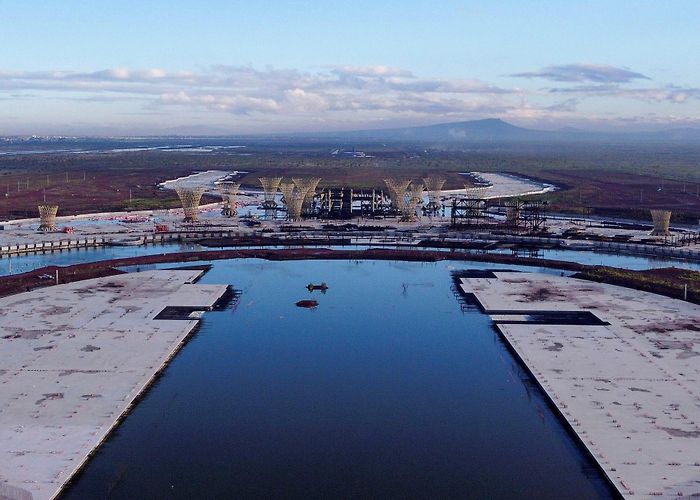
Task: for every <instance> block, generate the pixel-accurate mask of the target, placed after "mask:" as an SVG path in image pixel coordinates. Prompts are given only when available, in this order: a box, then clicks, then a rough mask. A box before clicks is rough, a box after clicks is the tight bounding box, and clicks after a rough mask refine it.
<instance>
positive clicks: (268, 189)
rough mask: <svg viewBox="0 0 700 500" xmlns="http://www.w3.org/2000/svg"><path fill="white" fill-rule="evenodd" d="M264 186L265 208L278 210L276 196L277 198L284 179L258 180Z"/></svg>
mask: <svg viewBox="0 0 700 500" xmlns="http://www.w3.org/2000/svg"><path fill="white" fill-rule="evenodd" d="M258 180H259V181H260V184H261V185H262V188H263V191H264V192H265V194H264V197H265V199H264V201H263V204H262V206H263V208H277V202H276V201H275V196H277V188H278V187H279V185H280V182H282V177H260V178H259V179H258Z"/></svg>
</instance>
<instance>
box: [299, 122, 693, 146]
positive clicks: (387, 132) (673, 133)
mask: <svg viewBox="0 0 700 500" xmlns="http://www.w3.org/2000/svg"><path fill="white" fill-rule="evenodd" d="M302 135H305V136H313V137H320V138H330V137H333V138H336V139H343V140H349V141H372V142H419V143H480V142H481V143H483V142H492V143H498V142H503V143H510V142H537V143H547V142H615V143H619V142H622V143H624V142H681V143H700V129H695V128H682V129H668V130H661V131H654V132H596V131H587V130H581V129H577V128H571V127H567V128H562V129H559V130H535V129H528V128H523V127H518V126H515V125H512V124H510V123H508V122H505V121H503V120H500V119H497V118H488V119H484V120H472V121H464V122H454V123H439V124H436V125H427V126H420V127H405V128H391V129H379V130H356V131H349V132H324V133H318V134H302Z"/></svg>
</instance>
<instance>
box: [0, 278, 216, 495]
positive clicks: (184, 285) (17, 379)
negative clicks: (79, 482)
mask: <svg viewBox="0 0 700 500" xmlns="http://www.w3.org/2000/svg"><path fill="white" fill-rule="evenodd" d="M200 274H201V271H197V270H173V271H147V272H142V273H135V274H124V275H119V276H113V277H108V278H99V279H95V280H87V281H82V282H76V283H71V284H66V285H60V286H55V287H50V288H45V289H42V290H37V291H33V292H28V293H23V294H19V295H15V296H11V297H5V298H2V299H0V325H2V326H0V498H4V497H9V498H34V499H44V498H52V497H54V496H56V495H57V494H58V493H59V492H60V490H61V488H62V487H63V485H64V484H65V483H66V482H67V481H68V480H69V478H70V477H71V476H72V475H73V474H74V473H75V472H76V471H77V470H78V469H79V468H80V466H81V465H82V464H83V463H84V461H85V460H86V459H87V457H88V456H89V455H90V453H91V452H92V451H93V450H94V449H95V448H96V447H97V446H99V444H100V443H101V442H102V440H103V439H104V438H105V437H106V436H107V434H108V433H109V431H110V430H111V428H112V427H113V426H114V425H115V424H116V422H117V420H118V419H119V417H120V416H121V415H123V414H124V413H125V412H126V411H127V410H128V408H129V406H130V405H131V404H132V402H133V401H134V399H135V398H136V397H137V396H138V395H139V394H141V393H142V392H143V391H144V389H145V388H146V387H147V385H148V384H149V383H150V381H151V380H152V379H153V377H154V376H155V375H156V373H157V372H158V371H160V370H161V369H162V367H163V366H164V365H165V363H167V361H168V360H169V359H170V358H171V357H172V356H173V355H174V353H175V352H176V351H177V349H178V347H179V346H180V345H181V344H182V342H183V341H184V340H185V338H186V337H187V335H188V334H190V333H191V332H192V331H193V330H194V328H195V327H196V326H197V323H198V322H197V321H196V320H189V319H186V320H156V319H154V318H155V317H156V316H157V315H158V313H160V312H161V311H162V310H163V309H164V308H166V307H168V306H190V307H197V308H202V309H209V308H211V307H212V306H213V305H214V304H215V303H216V301H217V300H218V299H219V298H220V297H221V296H222V295H223V294H224V293H225V292H226V288H227V287H226V286H225V285H198V284H193V282H194V281H195V280H196V279H197V278H198V276H199V275H200ZM28 495H31V497H30V496H28Z"/></svg>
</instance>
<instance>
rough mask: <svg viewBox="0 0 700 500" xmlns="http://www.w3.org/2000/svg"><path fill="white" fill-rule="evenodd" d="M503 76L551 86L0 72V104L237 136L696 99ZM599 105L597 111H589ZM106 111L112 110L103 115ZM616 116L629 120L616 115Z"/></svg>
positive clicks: (641, 84) (244, 73)
mask: <svg viewBox="0 0 700 500" xmlns="http://www.w3.org/2000/svg"><path fill="white" fill-rule="evenodd" d="M510 77H514V78H516V79H525V80H526V81H527V80H531V79H535V78H538V79H543V80H545V81H549V82H553V83H552V84H551V85H550V86H547V87H544V88H531V87H523V86H520V85H506V84H499V85H497V84H493V83H489V82H486V81H483V80H480V79H476V78H461V79H458V78H455V79H445V78H425V77H421V76H417V75H415V74H413V73H412V72H411V71H409V70H406V69H403V68H395V67H390V66H332V67H326V68H322V69H319V70H316V71H301V70H298V69H289V68H287V69H285V68H282V69H280V68H273V67H264V68H255V67H252V66H227V65H215V66H210V67H206V68H201V69H199V70H197V71H167V70H164V69H159V68H147V69H132V68H107V69H100V70H96V71H89V72H78V71H48V70H47V71H3V70H2V69H0V99H2V100H4V101H5V102H7V101H14V102H19V101H21V100H23V101H26V102H34V103H37V102H50V103H54V104H56V103H60V104H61V105H64V106H65V105H66V103H75V106H76V109H78V108H79V111H77V113H78V114H81V117H82V119H83V120H85V121H88V122H89V121H90V117H89V114H90V112H91V111H93V110H91V109H90V106H91V105H92V106H94V107H95V108H94V109H99V113H102V114H103V116H100V117H99V118H100V119H101V120H103V121H105V120H107V121H108V120H109V119H110V117H112V116H114V115H109V113H115V111H114V109H118V110H119V113H120V114H121V115H133V116H137V115H138V116H139V117H140V119H141V120H142V121H143V120H146V121H147V120H148V119H149V117H151V118H152V120H151V121H152V122H155V120H156V118H157V120H158V121H160V122H162V120H163V116H166V117H170V118H169V120H168V121H169V122H172V124H173V125H174V126H179V125H183V124H187V123H192V121H197V122H198V123H216V124H224V125H227V124H235V125H236V127H237V129H236V130H237V131H241V130H243V131H246V129H245V124H250V127H252V128H251V130H252V129H255V131H265V130H269V131H275V129H280V124H281V125H282V126H281V128H286V129H290V128H295V127H298V128H302V129H303V128H304V126H303V125H304V124H306V128H307V129H310V130H318V129H319V128H322V127H324V126H326V125H329V126H332V127H336V128H348V127H354V126H367V125H372V124H375V123H387V124H389V123H390V124H392V125H398V124H402V123H406V124H412V123H420V122H421V121H423V122H436V121H441V120H442V121H454V120H457V119H473V118H484V117H494V116H497V117H501V118H504V119H509V120H514V121H516V122H521V123H529V124H536V123H547V124H556V123H560V124H563V125H565V124H567V123H570V122H571V121H572V120H575V121H577V122H580V121H581V120H582V119H586V118H589V119H591V120H592V121H594V120H596V119H598V118H600V117H604V119H605V120H611V119H615V116H612V117H611V116H610V111H611V109H613V110H614V108H615V106H614V105H613V106H612V108H611V106H610V100H614V101H615V100H616V101H617V102H622V101H632V102H637V103H640V105H644V106H647V107H648V108H649V109H646V110H644V111H646V112H647V113H654V116H659V115H662V114H663V110H657V109H652V108H650V107H653V106H657V107H658V106H662V105H664V106H679V105H686V106H687V105H688V104H689V103H691V102H697V101H700V89H698V88H693V87H684V86H679V85H670V84H667V85H658V84H655V83H654V82H653V81H652V80H651V79H650V77H648V76H646V75H644V74H642V73H639V72H635V71H632V70H630V69H626V68H621V67H613V66H607V65H599V64H583V63H575V64H566V65H558V66H548V67H545V68H543V69H541V70H539V71H532V72H524V73H516V74H514V75H510ZM516 81H517V80H516ZM599 101H600V102H603V101H605V105H604V106H601V108H600V110H599V111H596V109H595V103H596V102H599ZM100 106H102V108H100ZM107 106H112V108H110V109H109V110H106V109H107V108H106V107H107ZM620 107H621V109H622V108H624V106H620ZM21 111H22V106H19V105H18V106H16V109H14V110H13V114H15V115H17V113H19V114H20V120H21ZM99 113H97V114H99ZM105 113H107V116H104V114H105ZM613 114H614V113H613ZM667 114H668V115H669V122H671V121H672V120H677V119H678V113H667ZM82 115H84V116H82ZM68 118H70V117H68ZM619 118H620V120H623V119H625V118H626V119H629V116H627V117H625V116H624V113H623V111H620V113H619ZM567 120H568V122H567ZM1 122H2V114H1V113H0V123H1ZM241 124H243V125H241Z"/></svg>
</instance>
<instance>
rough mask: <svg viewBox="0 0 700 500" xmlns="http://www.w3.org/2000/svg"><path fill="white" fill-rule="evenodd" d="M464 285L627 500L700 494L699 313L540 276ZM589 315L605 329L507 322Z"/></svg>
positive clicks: (506, 276)
mask: <svg viewBox="0 0 700 500" xmlns="http://www.w3.org/2000/svg"><path fill="white" fill-rule="evenodd" d="M495 275H496V279H493V278H491V279H488V278H473V279H462V285H461V288H462V290H463V291H464V292H466V293H472V294H474V296H475V297H476V299H477V301H478V302H479V304H480V305H481V307H482V308H483V309H484V310H485V311H486V312H487V313H491V314H492V319H493V320H494V322H495V323H496V327H497V329H498V330H499V331H500V333H501V334H502V335H503V337H504V338H505V340H506V341H507V342H508V344H509V345H510V346H511V347H512V349H513V350H514V351H515V352H516V353H517V355H518V356H519V357H520V359H521V360H522V361H523V363H524V364H525V365H526V366H527V367H528V369H529V370H530V371H531V373H532V374H533V376H534V377H535V378H536V379H537V381H538V383H539V384H540V385H541V387H542V388H543V389H544V391H545V392H546V393H547V395H548V396H549V397H550V399H551V401H552V403H553V404H554V405H555V406H556V407H557V408H558V409H559V411H560V413H561V414H562V416H563V417H564V418H565V419H566V421H567V422H568V423H569V425H570V426H571V428H572V429H573V431H574V432H575V433H576V434H577V435H578V436H579V438H580V440H581V442H582V443H583V444H584V445H585V446H586V447H587V448H588V450H589V451H590V453H591V454H592V456H593V457H594V458H595V460H596V461H597V462H598V463H599V464H600V466H601V468H602V469H603V470H604V471H605V473H606V474H607V475H608V477H609V478H610V479H611V481H612V482H613V484H614V485H615V486H616V487H617V489H618V490H619V491H620V493H621V494H623V495H624V496H626V497H635V498H636V497H639V496H641V497H651V496H653V497H657V496H662V497H663V496H666V497H674V498H677V497H679V496H691V495H700V385H699V384H698V377H699V376H700V307H698V306H696V305H694V304H690V303H686V302H682V301H679V300H675V299H670V298H667V297H662V296H658V295H654V294H650V293H646V292H640V291H636V290H630V289H627V288H622V287H616V286H612V285H602V284H597V283H590V282H587V281H582V280H576V279H573V278H563V277H557V276H552V275H544V274H534V273H533V274H530V273H500V272H497V273H495ZM533 311H557V312H560V311H590V312H591V313H593V314H595V315H596V316H597V317H598V318H600V319H601V320H603V321H606V322H608V323H610V324H609V325H600V326H598V325H560V324H559V325H558V324H508V323H503V322H506V321H513V320H522V319H523V318H525V317H526V316H525V315H523V313H524V312H533Z"/></svg>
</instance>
